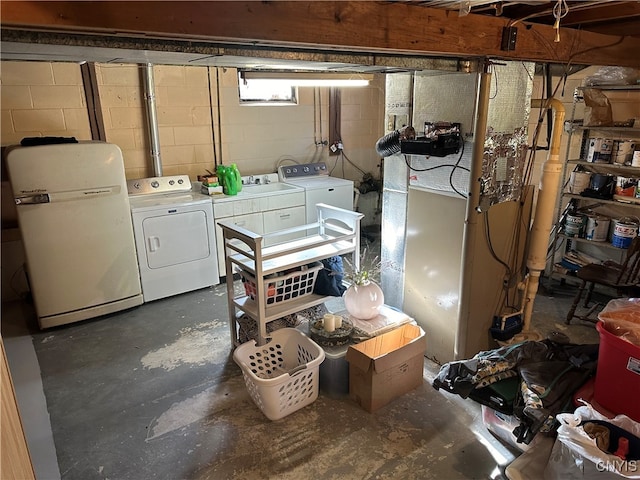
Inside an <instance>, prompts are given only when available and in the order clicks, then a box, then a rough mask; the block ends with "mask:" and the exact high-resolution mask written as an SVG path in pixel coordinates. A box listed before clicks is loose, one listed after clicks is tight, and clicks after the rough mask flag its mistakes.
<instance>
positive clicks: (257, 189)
mask: <svg viewBox="0 0 640 480" xmlns="http://www.w3.org/2000/svg"><path fill="white" fill-rule="evenodd" d="M297 190H300V188H299V187H296V186H294V185H290V184H288V183H282V182H273V183H262V184H252V185H244V186H243V187H242V190H241V191H240V192H238V195H243V196H244V195H267V194H273V193H285V192H295V191H297Z"/></svg>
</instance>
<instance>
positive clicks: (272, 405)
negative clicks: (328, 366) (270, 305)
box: [233, 328, 325, 420]
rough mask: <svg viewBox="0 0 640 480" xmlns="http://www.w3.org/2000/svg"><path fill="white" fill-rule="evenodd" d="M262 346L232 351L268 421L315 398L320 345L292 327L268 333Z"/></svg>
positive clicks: (250, 345) (244, 346) (321, 353)
mask: <svg viewBox="0 0 640 480" xmlns="http://www.w3.org/2000/svg"><path fill="white" fill-rule="evenodd" d="M267 340H268V342H267V343H266V344H265V345H257V344H256V342H255V341H253V340H252V341H250V342H247V343H243V344H242V345H240V346H239V347H238V348H236V349H235V350H234V352H233V359H234V361H235V362H236V363H237V364H238V366H240V368H241V369H242V375H243V377H244V381H245V384H246V386H247V390H248V391H249V395H250V396H251V398H252V399H253V401H254V403H255V404H256V405H257V406H258V408H259V409H260V410H262V413H264V414H265V416H266V417H267V418H268V419H269V420H279V419H281V418H283V417H286V416H287V415H289V414H291V413H293V412H295V411H296V410H299V409H301V408H303V407H306V406H307V405H310V404H311V403H313V402H314V401H315V400H316V399H317V398H318V390H319V368H320V364H321V363H322V361H323V360H324V358H325V355H324V351H323V350H322V348H320V346H319V345H318V344H317V343H315V342H314V341H313V340H311V339H310V338H309V337H307V336H306V335H305V334H304V333H302V332H301V331H299V330H297V329H295V328H282V329H280V330H276V331H275V332H273V333H271V334H270V335H269V337H268V339H267Z"/></svg>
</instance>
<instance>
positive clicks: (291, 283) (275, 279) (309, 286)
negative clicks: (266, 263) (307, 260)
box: [240, 262, 323, 305]
mask: <svg viewBox="0 0 640 480" xmlns="http://www.w3.org/2000/svg"><path fill="white" fill-rule="evenodd" d="M322 268H323V265H322V262H315V263H314V264H313V265H312V266H306V267H304V268H303V269H301V270H294V271H293V272H288V273H282V274H275V275H274V276H272V277H265V279H264V298H265V299H266V301H265V303H266V304H267V305H274V304H276V303H283V302H286V301H289V300H293V299H295V298H299V297H302V296H304V295H309V294H311V293H313V286H314V285H315V282H316V277H317V274H318V272H319V271H320V270H322ZM240 278H241V280H242V282H243V284H244V291H245V293H246V294H247V295H248V296H249V297H250V298H251V299H253V300H255V298H256V293H257V283H256V279H255V277H254V276H253V275H252V274H251V273H249V272H247V271H246V270H240Z"/></svg>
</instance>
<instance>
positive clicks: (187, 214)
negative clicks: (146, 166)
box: [127, 175, 220, 302]
mask: <svg viewBox="0 0 640 480" xmlns="http://www.w3.org/2000/svg"><path fill="white" fill-rule="evenodd" d="M127 188H128V191H129V203H130V204H131V217H132V220H133V232H134V236H135V242H136V251H137V255H138V265H139V267H140V283H141V284H142V295H143V297H144V301H145V302H150V301H152V300H157V299H160V298H165V297H169V296H172V295H177V294H179V293H185V292H189V291H192V290H197V289H200V288H206V287H209V286H212V285H217V284H218V283H220V278H219V277H218V259H217V253H216V241H215V224H214V221H213V204H212V203H211V198H210V197H208V196H205V195H202V194H200V193H198V192H192V191H191V181H190V180H189V176H188V175H174V176H166V177H151V178H142V179H137V180H129V181H128V182H127Z"/></svg>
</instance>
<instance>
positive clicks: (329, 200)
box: [278, 162, 354, 223]
mask: <svg viewBox="0 0 640 480" xmlns="http://www.w3.org/2000/svg"><path fill="white" fill-rule="evenodd" d="M278 176H279V179H280V181H281V182H285V183H290V184H291V185H296V186H298V187H302V188H304V192H305V205H306V222H307V223H314V222H315V221H316V220H317V219H318V211H317V209H316V204H317V203H326V204H327V205H332V206H334V207H340V208H344V209H345V210H353V194H354V189H353V182H352V181H351V180H345V179H343V178H337V177H332V176H330V175H329V170H328V169H327V165H326V164H325V163H324V162H318V163H306V164H303V165H284V166H281V167H280V168H279V171H278Z"/></svg>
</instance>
